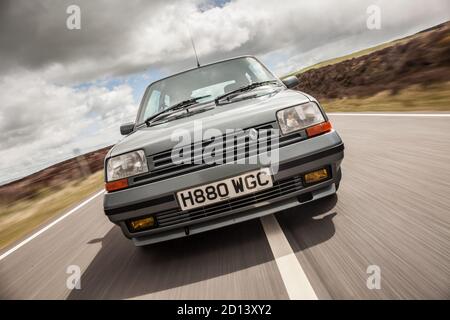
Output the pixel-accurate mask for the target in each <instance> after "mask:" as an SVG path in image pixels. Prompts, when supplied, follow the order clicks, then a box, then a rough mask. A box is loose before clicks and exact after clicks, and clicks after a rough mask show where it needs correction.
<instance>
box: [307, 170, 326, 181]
mask: <svg viewBox="0 0 450 320" xmlns="http://www.w3.org/2000/svg"><path fill="white" fill-rule="evenodd" d="M328 177H329V175H328V170H327V169H326V168H322V169H319V170H316V171H313V172H309V173H307V174H305V175H304V176H303V178H304V179H305V183H307V184H310V183H315V182H319V181H322V180H325V179H326V178H328Z"/></svg>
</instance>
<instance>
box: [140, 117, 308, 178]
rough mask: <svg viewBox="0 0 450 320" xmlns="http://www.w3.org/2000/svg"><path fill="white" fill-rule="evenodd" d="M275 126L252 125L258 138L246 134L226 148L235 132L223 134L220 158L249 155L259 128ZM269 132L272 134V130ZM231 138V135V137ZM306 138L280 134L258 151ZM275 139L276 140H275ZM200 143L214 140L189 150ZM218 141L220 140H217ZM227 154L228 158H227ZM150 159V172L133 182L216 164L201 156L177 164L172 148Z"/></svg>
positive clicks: (255, 142) (302, 135) (192, 170)
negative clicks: (205, 160)
mask: <svg viewBox="0 0 450 320" xmlns="http://www.w3.org/2000/svg"><path fill="white" fill-rule="evenodd" d="M274 128H275V122H273V123H266V124H263V125H260V126H257V127H254V129H255V130H256V131H258V139H257V140H256V141H251V140H250V139H249V138H248V136H246V138H245V142H244V141H243V142H242V143H241V144H238V143H237V141H238V140H235V143H234V144H233V145H232V146H229V147H228V148H227V147H226V145H225V141H227V139H230V136H234V137H235V139H236V136H237V135H236V134H234V133H233V134H231V135H225V134H224V135H223V136H222V143H223V146H222V148H221V149H222V150H221V151H222V159H224V161H226V163H230V162H233V161H237V159H242V158H245V157H248V156H249V150H250V148H251V147H254V146H255V144H258V146H261V139H260V135H259V132H261V130H263V129H264V130H270V129H274ZM247 130H248V128H247V129H244V131H245V132H247ZM269 133H271V134H273V131H272V132H270V131H269ZM231 138H232V137H231ZM304 139H306V133H305V132H304V131H300V132H298V133H294V134H291V135H288V136H281V137H278V143H274V144H271V143H270V139H268V140H269V141H267V143H266V148H264V149H261V148H260V149H259V150H258V152H259V153H263V152H266V151H271V150H274V149H275V148H279V147H284V146H286V145H289V144H292V143H296V142H299V141H302V140H304ZM275 141H276V140H275ZM200 143H201V144H202V145H201V148H202V149H203V148H205V147H206V146H210V147H211V146H213V145H214V142H213V141H211V140H210V141H202V142H199V143H195V144H194V143H193V144H191V150H194V148H199V147H200V146H199V144H200ZM219 143H220V142H219ZM219 143H217V144H216V145H217V146H220V144H219ZM231 148H233V151H234V152H231V150H230V149H231ZM230 155H232V157H233V159H231V157H230ZM227 156H228V157H229V158H227ZM151 161H152V162H153V168H152V170H151V173H149V174H145V175H141V176H137V177H135V178H133V184H141V183H149V182H154V181H158V180H163V179H168V178H171V177H175V176H178V175H180V174H186V173H190V172H194V171H197V170H201V169H204V168H207V167H212V166H216V165H217V164H214V163H213V164H208V163H205V162H204V159H203V158H201V159H200V158H199V159H195V158H194V157H191V158H190V161H187V162H188V163H185V164H177V163H173V162H172V150H166V151H163V152H160V153H157V154H155V155H153V157H152V159H151ZM200 161H201V163H200Z"/></svg>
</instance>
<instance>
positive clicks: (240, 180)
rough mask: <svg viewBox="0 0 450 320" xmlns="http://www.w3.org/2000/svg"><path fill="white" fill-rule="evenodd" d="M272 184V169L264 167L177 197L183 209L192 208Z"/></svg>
mask: <svg viewBox="0 0 450 320" xmlns="http://www.w3.org/2000/svg"><path fill="white" fill-rule="evenodd" d="M272 186H273V181H272V175H271V173H270V169H269V168H262V169H258V170H255V171H251V172H247V173H244V174H241V175H239V176H236V177H232V178H228V179H224V180H221V181H217V182H212V183H208V184H205V185H202V186H198V187H194V188H191V189H187V190H183V191H180V192H177V198H178V203H179V204H180V207H181V210H190V209H193V208H197V207H202V206H207V205H210V204H213V203H216V202H220V201H224V200H227V199H232V198H237V197H241V196H244V195H246V194H250V193H254V192H257V191H260V190H263V189H267V188H270V187H272Z"/></svg>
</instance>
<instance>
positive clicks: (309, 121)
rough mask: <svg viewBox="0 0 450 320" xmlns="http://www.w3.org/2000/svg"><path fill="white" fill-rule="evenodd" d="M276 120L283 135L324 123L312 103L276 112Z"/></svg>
mask: <svg viewBox="0 0 450 320" xmlns="http://www.w3.org/2000/svg"><path fill="white" fill-rule="evenodd" d="M277 119H278V123H279V125H280V129H281V132H282V133H283V134H288V133H291V132H294V131H298V130H301V129H304V128H307V127H310V126H313V125H315V124H318V123H321V122H324V121H325V119H324V118H323V115H322V112H321V111H320V109H319V107H318V106H317V105H316V104H315V103H313V102H309V103H305V104H301V105H299V106H295V107H290V108H286V109H283V110H280V111H278V112H277Z"/></svg>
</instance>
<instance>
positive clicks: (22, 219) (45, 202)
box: [0, 171, 103, 250]
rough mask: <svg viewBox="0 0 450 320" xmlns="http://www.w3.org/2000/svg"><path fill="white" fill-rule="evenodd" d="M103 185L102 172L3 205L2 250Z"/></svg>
mask: <svg viewBox="0 0 450 320" xmlns="http://www.w3.org/2000/svg"><path fill="white" fill-rule="evenodd" d="M102 186H103V171H99V172H97V173H94V174H92V175H90V176H88V177H86V178H84V179H81V180H77V181H73V182H70V183H67V184H65V185H63V186H61V187H60V188H59V189H58V190H56V191H49V190H42V192H40V193H39V195H38V196H37V197H35V198H33V199H27V200H20V201H16V202H14V203H11V204H0V250H1V249H3V248H5V247H6V246H8V245H10V244H11V243H13V242H14V241H17V240H19V239H21V238H23V237H24V236H25V235H27V234H29V233H31V232H32V231H33V230H35V229H36V228H38V227H39V226H41V225H43V224H45V223H46V222H48V221H49V220H51V219H52V218H54V217H55V216H57V215H58V214H60V213H62V212H63V211H64V210H67V209H68V208H70V207H72V206H74V205H75V204H77V203H79V202H81V201H82V200H84V199H85V198H86V197H88V196H89V195H90V194H92V193H94V192H95V191H98V190H100V189H101V188H102Z"/></svg>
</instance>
